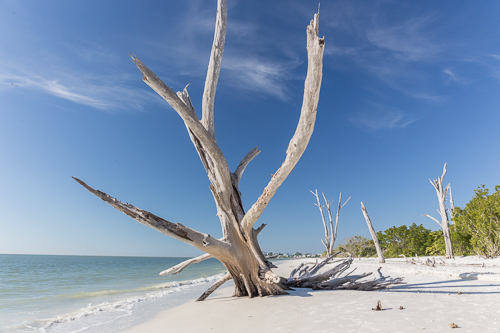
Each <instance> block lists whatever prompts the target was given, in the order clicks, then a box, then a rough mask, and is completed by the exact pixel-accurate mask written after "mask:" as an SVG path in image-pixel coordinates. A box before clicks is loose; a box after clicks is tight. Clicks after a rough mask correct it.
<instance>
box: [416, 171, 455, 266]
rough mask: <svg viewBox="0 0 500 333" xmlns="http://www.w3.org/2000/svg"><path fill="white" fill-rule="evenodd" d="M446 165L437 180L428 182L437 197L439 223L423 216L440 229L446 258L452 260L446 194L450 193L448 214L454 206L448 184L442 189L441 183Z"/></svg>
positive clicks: (452, 211)
mask: <svg viewBox="0 0 500 333" xmlns="http://www.w3.org/2000/svg"><path fill="white" fill-rule="evenodd" d="M446 165H447V163H445V164H444V166H443V174H442V175H441V177H438V178H437V179H434V180H430V179H429V182H430V183H431V185H432V186H433V187H434V189H435V190H436V195H437V197H438V201H439V209H438V210H437V211H438V213H439V215H441V222H439V221H438V220H437V219H436V218H434V217H432V216H430V215H428V214H424V215H423V216H427V217H428V218H430V219H432V220H434V221H435V222H436V223H437V224H439V226H440V227H441V229H443V237H444V245H445V248H446V258H448V259H450V258H454V257H455V256H454V255H453V246H452V243H451V233H450V219H449V218H448V212H447V210H446V194H447V193H448V191H449V193H450V213H451V214H452V216H453V214H454V210H455V206H454V204H453V197H452V195H451V186H450V184H448V185H447V186H446V187H445V188H443V181H444V176H445V175H446Z"/></svg>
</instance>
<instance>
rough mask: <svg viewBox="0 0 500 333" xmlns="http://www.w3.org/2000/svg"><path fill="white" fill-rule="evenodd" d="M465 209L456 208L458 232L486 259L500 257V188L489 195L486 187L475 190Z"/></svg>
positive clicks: (454, 219) (455, 216) (455, 224)
mask: <svg viewBox="0 0 500 333" xmlns="http://www.w3.org/2000/svg"><path fill="white" fill-rule="evenodd" d="M474 193H475V195H474V197H473V198H472V199H471V201H469V202H468V203H467V205H465V208H464V209H461V208H460V207H457V208H455V215H454V217H453V221H454V226H455V228H456V231H457V232H458V233H460V234H461V235H463V237H465V238H467V237H468V238H469V239H470V244H471V246H472V250H473V251H474V252H475V253H477V254H479V255H483V256H485V257H490V258H491V257H498V256H500V186H499V185H497V186H495V193H493V194H491V195H490V194H489V190H488V189H487V188H485V187H484V185H482V186H479V187H478V188H477V189H476V190H474Z"/></svg>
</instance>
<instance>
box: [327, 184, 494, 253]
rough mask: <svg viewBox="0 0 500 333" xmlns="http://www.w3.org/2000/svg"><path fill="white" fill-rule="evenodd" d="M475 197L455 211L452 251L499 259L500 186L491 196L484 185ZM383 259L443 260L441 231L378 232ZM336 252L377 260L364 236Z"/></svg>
mask: <svg viewBox="0 0 500 333" xmlns="http://www.w3.org/2000/svg"><path fill="white" fill-rule="evenodd" d="M474 193H475V195H474V197H473V198H472V199H471V200H470V201H469V202H468V203H467V204H466V205H465V207H464V208H463V209H462V208H460V207H456V208H455V211H454V214H453V218H452V222H453V223H452V224H451V225H450V233H451V240H452V245H453V250H454V252H455V254H456V255H475V254H477V255H481V256H484V257H488V258H492V257H498V256H500V186H499V185H497V186H496V187H495V192H494V193H493V194H490V193H489V190H488V189H487V188H485V186H484V185H482V186H480V187H478V188H477V189H476V190H474ZM377 239H378V241H379V243H380V246H381V247H382V250H383V252H384V256H385V257H389V258H390V257H398V256H400V255H405V256H407V257H412V256H415V255H418V256H444V255H445V253H446V248H445V243H444V238H443V231H442V230H437V231H432V230H430V229H426V228H424V227H423V226H422V225H417V224H415V223H413V224H412V225H410V226H409V227H407V226H406V225H402V226H399V227H395V226H394V227H391V228H389V229H387V230H385V231H379V232H377ZM336 250H337V251H343V252H349V253H351V254H352V255H353V256H355V257H372V256H376V252H375V247H374V244H373V240H368V239H367V238H365V237H363V236H353V237H350V238H347V239H345V240H344V241H343V243H342V244H340V245H339V246H337V248H336Z"/></svg>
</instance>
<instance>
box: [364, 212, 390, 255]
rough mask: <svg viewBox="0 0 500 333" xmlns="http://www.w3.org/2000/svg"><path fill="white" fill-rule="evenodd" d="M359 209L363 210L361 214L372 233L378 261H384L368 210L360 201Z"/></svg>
mask: <svg viewBox="0 0 500 333" xmlns="http://www.w3.org/2000/svg"><path fill="white" fill-rule="evenodd" d="M361 210H362V211H363V215H364V217H365V220H366V224H367V225H368V230H370V234H371V235H372V239H373V243H374V244H375V249H377V254H378V261H379V262H380V263H384V262H385V258H384V254H383V253H382V248H381V247H380V244H379V242H378V238H377V234H376V233H375V229H373V225H372V221H371V220H370V217H369V216H368V211H367V210H366V208H365V205H364V204H363V202H361Z"/></svg>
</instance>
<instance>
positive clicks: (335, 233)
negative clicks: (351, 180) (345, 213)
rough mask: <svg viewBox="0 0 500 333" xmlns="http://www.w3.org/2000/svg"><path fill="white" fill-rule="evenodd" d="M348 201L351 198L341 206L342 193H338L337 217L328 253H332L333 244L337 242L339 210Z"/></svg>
mask: <svg viewBox="0 0 500 333" xmlns="http://www.w3.org/2000/svg"><path fill="white" fill-rule="evenodd" d="M349 200H351V197H349V198H348V199H347V201H346V202H344V204H342V205H341V203H342V192H340V195H339V204H338V206H337V215H336V216H335V230H333V231H332V240H331V242H330V253H332V252H333V246H334V244H335V241H336V240H337V229H338V227H339V216H340V210H341V209H342V207H344V206H345V204H346V203H348V202H349ZM330 223H331V220H330Z"/></svg>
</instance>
